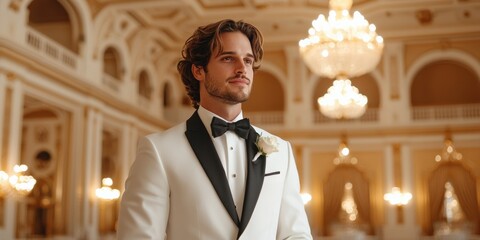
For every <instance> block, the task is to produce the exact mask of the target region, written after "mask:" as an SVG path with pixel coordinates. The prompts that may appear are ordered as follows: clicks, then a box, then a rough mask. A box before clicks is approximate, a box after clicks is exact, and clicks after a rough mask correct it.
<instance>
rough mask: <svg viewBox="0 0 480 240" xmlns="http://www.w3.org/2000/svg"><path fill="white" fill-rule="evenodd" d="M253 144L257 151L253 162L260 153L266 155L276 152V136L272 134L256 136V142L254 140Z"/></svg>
mask: <svg viewBox="0 0 480 240" xmlns="http://www.w3.org/2000/svg"><path fill="white" fill-rule="evenodd" d="M255 145H257V148H258V152H257V154H255V157H254V158H253V162H255V161H257V159H258V157H260V155H263V156H268V155H269V154H270V153H274V152H278V142H277V138H276V137H273V136H267V137H262V136H259V137H258V138H257V142H255Z"/></svg>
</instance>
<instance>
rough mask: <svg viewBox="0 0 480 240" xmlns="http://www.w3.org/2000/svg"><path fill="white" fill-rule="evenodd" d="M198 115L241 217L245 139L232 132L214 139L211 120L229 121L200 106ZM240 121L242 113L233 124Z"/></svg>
mask: <svg viewBox="0 0 480 240" xmlns="http://www.w3.org/2000/svg"><path fill="white" fill-rule="evenodd" d="M198 115H199V116H200V119H201V120H202V122H203V124H204V125H205V128H206V129H207V131H208V133H209V134H210V137H211V138H212V141H213V145H214V146H215V150H216V151H217V153H218V156H219V158H220V161H221V162H222V165H223V169H224V170H225V175H226V176H227V179H228V185H229V186H230V191H231V193H232V197H233V201H234V202H235V206H236V209H237V213H238V215H239V216H240V217H241V216H242V210H243V198H244V195H245V182H246V176H247V168H246V162H247V160H246V159H247V149H246V142H245V139H243V138H241V137H239V136H238V135H237V134H236V133H235V132H233V131H227V132H225V134H223V135H222V136H218V137H216V138H214V137H213V136H212V129H211V127H210V124H211V122H212V118H213V117H217V118H220V119H222V120H223V121H225V122H230V121H227V120H225V119H223V118H222V117H220V116H218V115H216V114H214V113H212V112H210V111H208V110H207V109H205V108H203V107H202V106H199V108H198ZM241 119H243V113H242V112H240V114H238V116H237V117H236V118H235V119H234V120H233V122H236V121H238V120H241Z"/></svg>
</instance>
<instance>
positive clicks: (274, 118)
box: [245, 111, 284, 125]
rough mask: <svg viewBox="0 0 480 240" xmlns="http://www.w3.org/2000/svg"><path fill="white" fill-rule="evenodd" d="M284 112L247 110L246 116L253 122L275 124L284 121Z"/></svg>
mask: <svg viewBox="0 0 480 240" xmlns="http://www.w3.org/2000/svg"><path fill="white" fill-rule="evenodd" d="M283 114H284V112H283V111H269V112H246V113H245V117H247V118H249V119H250V122H252V123H253V124H258V125H264V124H267V125H275V124H283V123H284V119H283V118H284V117H283Z"/></svg>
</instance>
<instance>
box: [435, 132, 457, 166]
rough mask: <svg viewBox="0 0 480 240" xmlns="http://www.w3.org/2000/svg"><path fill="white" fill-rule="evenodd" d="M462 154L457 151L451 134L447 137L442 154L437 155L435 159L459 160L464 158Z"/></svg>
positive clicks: (438, 160) (437, 160)
mask: <svg viewBox="0 0 480 240" xmlns="http://www.w3.org/2000/svg"><path fill="white" fill-rule="evenodd" d="M462 157H463V156H462V154H461V153H459V152H457V150H456V149H455V146H454V145H453V141H452V139H451V137H450V136H447V137H446V138H445V141H444V143H443V149H442V153H441V154H437V155H436V156H435V161H436V162H440V161H458V160H462Z"/></svg>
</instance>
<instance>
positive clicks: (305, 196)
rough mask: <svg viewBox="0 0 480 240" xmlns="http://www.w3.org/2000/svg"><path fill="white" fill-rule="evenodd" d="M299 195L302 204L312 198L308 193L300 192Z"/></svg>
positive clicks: (305, 203)
mask: <svg viewBox="0 0 480 240" xmlns="http://www.w3.org/2000/svg"><path fill="white" fill-rule="evenodd" d="M300 196H301V197H302V201H303V205H307V203H308V202H310V200H312V195H310V193H301V194H300Z"/></svg>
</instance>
